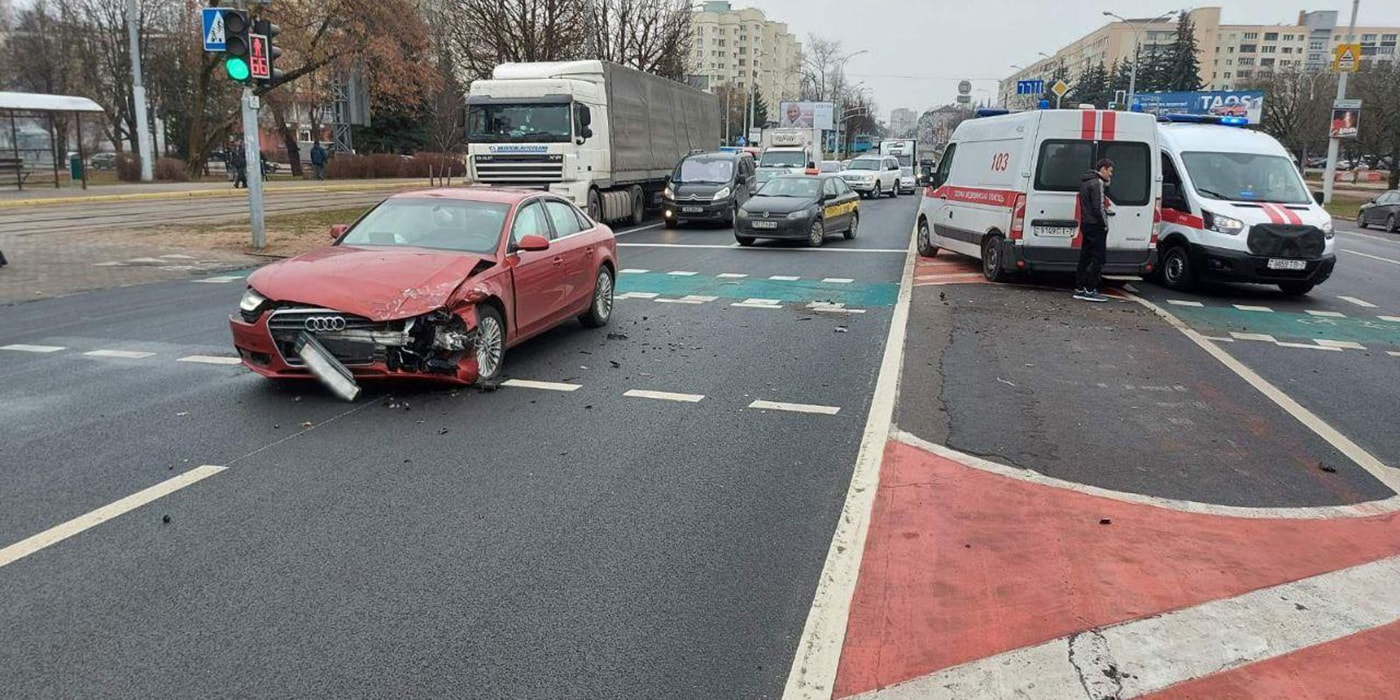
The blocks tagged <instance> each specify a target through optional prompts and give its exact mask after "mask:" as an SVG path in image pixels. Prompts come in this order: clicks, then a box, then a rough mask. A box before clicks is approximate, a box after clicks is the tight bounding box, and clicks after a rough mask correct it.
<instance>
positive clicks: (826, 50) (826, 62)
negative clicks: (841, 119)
mask: <svg viewBox="0 0 1400 700" xmlns="http://www.w3.org/2000/svg"><path fill="white" fill-rule="evenodd" d="M804 49H805V50H804V55H803V57H802V84H801V89H800V94H801V97H802V99H803V100H811V101H816V102H831V101H832V96H833V95H835V94H837V93H838V92H840V90H841V87H842V86H843V85H844V84H845V82H846V75H845V70H844V67H843V66H842V65H841V41H840V40H838V39H827V38H824V37H820V36H817V35H816V34H808V35H807V44H806V46H805V47H804Z"/></svg>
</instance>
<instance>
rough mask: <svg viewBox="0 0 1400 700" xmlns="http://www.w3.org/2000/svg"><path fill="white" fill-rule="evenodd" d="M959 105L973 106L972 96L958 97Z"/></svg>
mask: <svg viewBox="0 0 1400 700" xmlns="http://www.w3.org/2000/svg"><path fill="white" fill-rule="evenodd" d="M958 104H960V105H967V104H972V95H958Z"/></svg>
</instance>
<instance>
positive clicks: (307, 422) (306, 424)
mask: <svg viewBox="0 0 1400 700" xmlns="http://www.w3.org/2000/svg"><path fill="white" fill-rule="evenodd" d="M301 427H303V428H310V427H311V421H309V420H307V421H302V422H301Z"/></svg>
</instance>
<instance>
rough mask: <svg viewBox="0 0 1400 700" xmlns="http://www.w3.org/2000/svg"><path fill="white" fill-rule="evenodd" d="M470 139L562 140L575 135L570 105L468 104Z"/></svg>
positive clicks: (547, 141)
mask: <svg viewBox="0 0 1400 700" xmlns="http://www.w3.org/2000/svg"><path fill="white" fill-rule="evenodd" d="M467 118H468V121H467V140H469V141H477V142H497V143H501V142H507V143H509V142H534V143H560V142H565V141H569V140H570V139H572V138H573V125H572V121H571V120H570V118H569V105H568V104H519V105H511V104H474V105H468V106H467Z"/></svg>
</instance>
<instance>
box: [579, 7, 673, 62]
mask: <svg viewBox="0 0 1400 700" xmlns="http://www.w3.org/2000/svg"><path fill="white" fill-rule="evenodd" d="M587 18H588V19H587V22H588V29H589V36H588V41H589V43H588V55H589V57H590V58H598V59H602V60H604V61H612V62H614V63H619V64H622V65H624V66H629V67H631V68H636V69H637V70H640V71H645V72H647V73H655V74H657V75H660V76H664V77H667V78H670V79H672V80H684V79H685V76H686V73H687V72H688V70H687V58H688V56H689V55H690V40H691V27H690V19H691V9H690V3H689V2H687V0H590V1H589V2H588V10H587Z"/></svg>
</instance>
